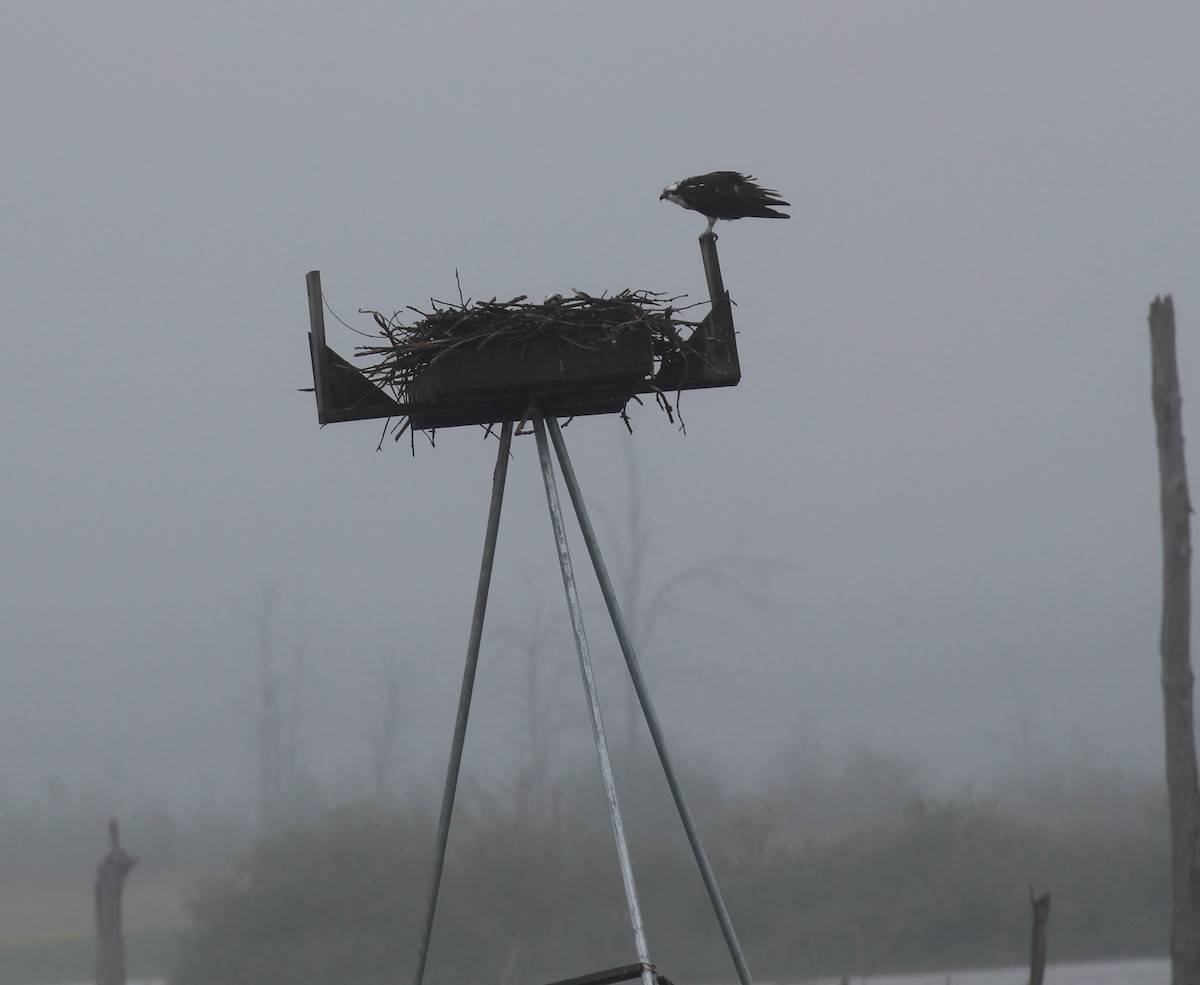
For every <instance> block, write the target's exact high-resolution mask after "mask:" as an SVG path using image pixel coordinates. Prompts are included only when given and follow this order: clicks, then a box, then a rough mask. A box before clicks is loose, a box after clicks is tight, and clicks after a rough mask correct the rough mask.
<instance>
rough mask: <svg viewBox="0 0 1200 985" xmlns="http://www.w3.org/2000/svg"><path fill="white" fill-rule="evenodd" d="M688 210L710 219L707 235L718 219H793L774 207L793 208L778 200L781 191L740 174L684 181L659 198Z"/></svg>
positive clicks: (715, 173)
mask: <svg viewBox="0 0 1200 985" xmlns="http://www.w3.org/2000/svg"><path fill="white" fill-rule="evenodd" d="M663 199H666V200H667V201H668V202H674V203H675V204H676V205H682V206H683V207H684V208H685V209H691V210H692V211H694V212H699V213H701V214H702V215H705V216H707V217H708V228H707V229H706V230H705V231H704V233H705V235H708V234H710V233H711V232H712V231H713V225H714V224H715V223H716V221H717V220H718V219H745V218H747V217H749V216H757V217H760V218H763V219H790V218H791V216H789V215H787V213H785V212H777V211H776V210H775V209H773V208H771V206H772V205H790V204H791V203H790V202H785V201H784V200H783V199H781V198H780V197H779V192H776V191H772V190H771V189H770V188H763V187H761V186H760V185H756V184H755V183H754V176H753V175H745V174H739V173H738V172H737V171H712V172H710V173H709V174H698V175H696V176H695V177H692V178H684V179H683V180H682V181H677V182H675V184H673V185H667V187H666V188H664V189H663V193H662V194H661V195H659V196H658V200H659V201H660V202H661V201H662V200H663Z"/></svg>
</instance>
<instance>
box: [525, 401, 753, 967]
mask: <svg viewBox="0 0 1200 985" xmlns="http://www.w3.org/2000/svg"><path fill="white" fill-rule="evenodd" d="M546 430H547V431H549V432H550V440H551V441H552V442H553V443H554V451H555V453H556V454H557V455H558V464H559V467H560V469H561V470H562V474H563V480H564V481H565V482H566V484H567V492H568V493H569V494H570V496H571V502H572V503H573V504H574V506H575V515H576V516H577V517H578V518H579V529H580V531H581V532H582V533H583V539H584V542H585V543H586V544H587V549H588V553H589V554H590V555H591V558H592V566H593V567H594V568H595V569H596V579H597V580H598V581H599V582H600V591H601V592H602V593H603V594H604V601H605V604H606V605H607V606H608V613H609V615H610V616H611V617H612V622H613V628H614V629H615V630H616V632H617V641H618V642H619V643H620V645H621V652H622V653H623V654H624V655H625V663H626V664H627V665H628V666H629V676H630V678H632V680H633V687H634V690H635V691H636V692H637V696H638V701H639V702H640V703H641V706H642V713H643V714H644V715H645V716H646V725H647V726H649V728H650V737H651V738H652V739H653V740H654V748H655V749H656V750H657V751H658V758H659V761H660V762H661V763H662V768H663V773H664V774H665V775H666V778H667V786H669V787H670V788H671V796H672V797H674V798H675V806H676V807H677V808H678V810H679V819H680V820H681V821H682V822H683V830H684V831H685V832H686V833H687V839H688V842H689V844H691V846H692V854H693V855H694V856H695V858H696V865H697V866H699V868H700V876H701V878H703V880H704V888H705V889H707V890H708V898H709V899H710V900H711V901H712V905H713V909H714V910H715V911H716V914H717V922H718V923H719V924H720V925H721V933H722V934H724V935H725V944H726V946H727V947H728V948H729V956H730V957H731V958H732V959H733V964H734V967H735V968H736V969H737V973H738V978H739V979H740V980H741V985H753V983H752V982H751V979H750V969H749V968H748V967H747V965H746V958H745V956H744V955H743V954H742V948H741V945H740V944H739V943H738V939H737V934H736V933H735V932H734V929H733V922H732V921H731V920H730V919H729V912H728V911H727V910H726V909H725V901H724V900H723V899H722V898H721V890H720V887H718V886H717V877H716V876H715V875H714V874H713V870H712V866H711V865H709V863H708V856H707V855H706V854H705V852H704V847H703V846H702V845H701V844H700V835H699V833H698V832H697V831H696V823H695V821H694V820H693V819H692V812H691V811H690V810H689V809H688V805H687V801H686V800H684V797H683V791H682V789H680V786H679V780H678V778H677V777H676V775H675V770H674V768H673V767H672V766H671V760H670V758H669V757H668V755H667V744H666V739H665V738H664V737H663V731H662V726H661V725H660V724H659V721H658V715H657V714H656V713H655V711H654V705H653V704H651V702H650V693H649V691H647V689H646V679H645V677H643V676H642V669H641V665H640V664H639V663H638V659H637V654H636V653H635V652H634V648H633V640H632V639H631V638H630V636H629V630H628V629H627V628H626V626H625V619H624V617H623V616H622V615H621V607H620V606H619V605H618V604H617V595H616V592H615V591H613V586H612V580H611V579H610V578H609V576H608V568H607V566H606V565H605V563H604V557H603V555H601V553H600V545H599V543H597V541H596V532H595V530H594V529H593V528H592V521H591V519H590V518H589V517H588V512H587V506H586V504H585V503H584V501H583V493H582V492H581V491H580V488H579V480H578V479H577V478H576V477H575V470H574V469H573V468H572V467H571V458H570V456H569V455H568V454H567V446H566V444H565V443H564V441H563V437H562V432H561V431H560V430H559V427H558V421H556V420H555V419H554V418H547V420H546ZM539 440H540V432H539ZM543 468H544V466H543Z"/></svg>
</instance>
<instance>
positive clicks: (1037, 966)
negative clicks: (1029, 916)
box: [1029, 886, 1050, 985]
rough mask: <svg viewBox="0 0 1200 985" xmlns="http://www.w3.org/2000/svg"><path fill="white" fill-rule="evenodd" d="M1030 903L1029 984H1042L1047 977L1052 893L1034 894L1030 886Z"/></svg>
mask: <svg viewBox="0 0 1200 985" xmlns="http://www.w3.org/2000/svg"><path fill="white" fill-rule="evenodd" d="M1029 903H1030V905H1031V906H1032V907H1033V934H1032V943H1031V944H1030V948H1029V985H1042V982H1043V981H1044V980H1045V977H1046V921H1047V920H1049V919H1050V894H1049V893H1042V895H1041V896H1034V895H1033V887H1032V886H1030V887H1029Z"/></svg>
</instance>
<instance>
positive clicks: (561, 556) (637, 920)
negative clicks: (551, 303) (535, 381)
mask: <svg viewBox="0 0 1200 985" xmlns="http://www.w3.org/2000/svg"><path fill="white" fill-rule="evenodd" d="M547 424H549V425H551V426H552V427H553V429H554V430H553V432H552V433H555V434H557V433H558V422H557V421H555V420H554V419H553V418H550V419H549V420H547V419H545V418H543V416H542V415H541V414H540V413H538V414H536V415H535V417H534V432H535V435H536V437H537V447H538V459H539V460H540V461H541V464H542V479H543V481H544V482H545V485H546V503H547V505H548V506H549V507H550V525H551V526H552V527H553V528H554V542H555V545H556V546H557V548H558V564H559V567H560V568H562V578H563V588H564V589H565V590H566V593H567V609H568V610H569V612H570V614H571V629H572V630H573V632H574V634H575V649H576V650H577V651H578V653H579V669H580V671H581V672H582V674H583V686H584V690H585V691H586V692H587V700H588V711H589V712H590V713H591V716H592V735H593V737H594V738H595V740H596V755H597V756H598V757H599V759H600V775H601V776H602V777H603V779H604V796H605V798H606V799H607V800H608V815H609V818H610V819H611V820H612V828H613V838H614V839H615V840H616V843H617V860H618V862H619V863H620V866H621V880H622V882H623V883H624V884H625V902H626V903H627V904H628V905H629V922H630V925H631V926H632V927H633V942H634V946H635V947H636V948H637V957H638V961H639V962H641V965H642V985H655V982H654V974H653V971H652V969H651V965H650V957H649V951H648V949H647V947H646V932H645V930H644V928H643V927H642V911H641V907H639V906H638V898H637V887H636V886H635V885H634V882H633V865H632V864H631V862H630V860H629V847H628V845H627V844H626V843H625V826H624V825H623V824H622V822H621V808H620V806H619V805H618V804H617V788H616V784H615V783H614V782H613V773H612V762H611V761H610V759H609V756H608V742H607V740H606V739H605V738H604V723H603V722H602V721H601V719H600V696H599V693H598V692H597V690H596V681H595V678H594V677H593V675H592V659H591V656H590V655H589V653H588V642H587V634H586V633H585V632H584V629H583V612H582V610H581V608H580V605H579V592H578V591H577V589H576V587H575V574H574V572H573V571H572V569H571V553H570V550H569V549H568V547H567V531H566V526H565V524H564V523H563V514H562V504H561V503H560V502H559V498H558V487H557V485H556V484H555V481H554V464H553V463H552V462H551V460H550V447H549V445H548V444H547V443H546V425H547ZM560 440H561V437H560Z"/></svg>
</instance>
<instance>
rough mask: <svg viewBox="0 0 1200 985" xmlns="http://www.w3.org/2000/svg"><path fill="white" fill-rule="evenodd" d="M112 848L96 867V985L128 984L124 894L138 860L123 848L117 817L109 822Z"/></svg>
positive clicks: (110, 847)
mask: <svg viewBox="0 0 1200 985" xmlns="http://www.w3.org/2000/svg"><path fill="white" fill-rule="evenodd" d="M108 839H109V851H108V854H107V855H106V856H105V857H104V861H103V862H101V863H100V865H99V867H98V868H97V869H96V985H125V936H124V933H123V931H122V928H121V895H122V893H123V892H124V891H125V877H126V876H128V875H129V871H130V870H131V869H132V868H133V867H134V866H135V865H137V859H136V858H134V857H133V856H132V855H129V854H127V853H126V851H125V850H124V849H123V848H122V847H121V832H120V829H119V828H118V827H117V819H116V818H113V819H112V820H111V821H109V822H108Z"/></svg>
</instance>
